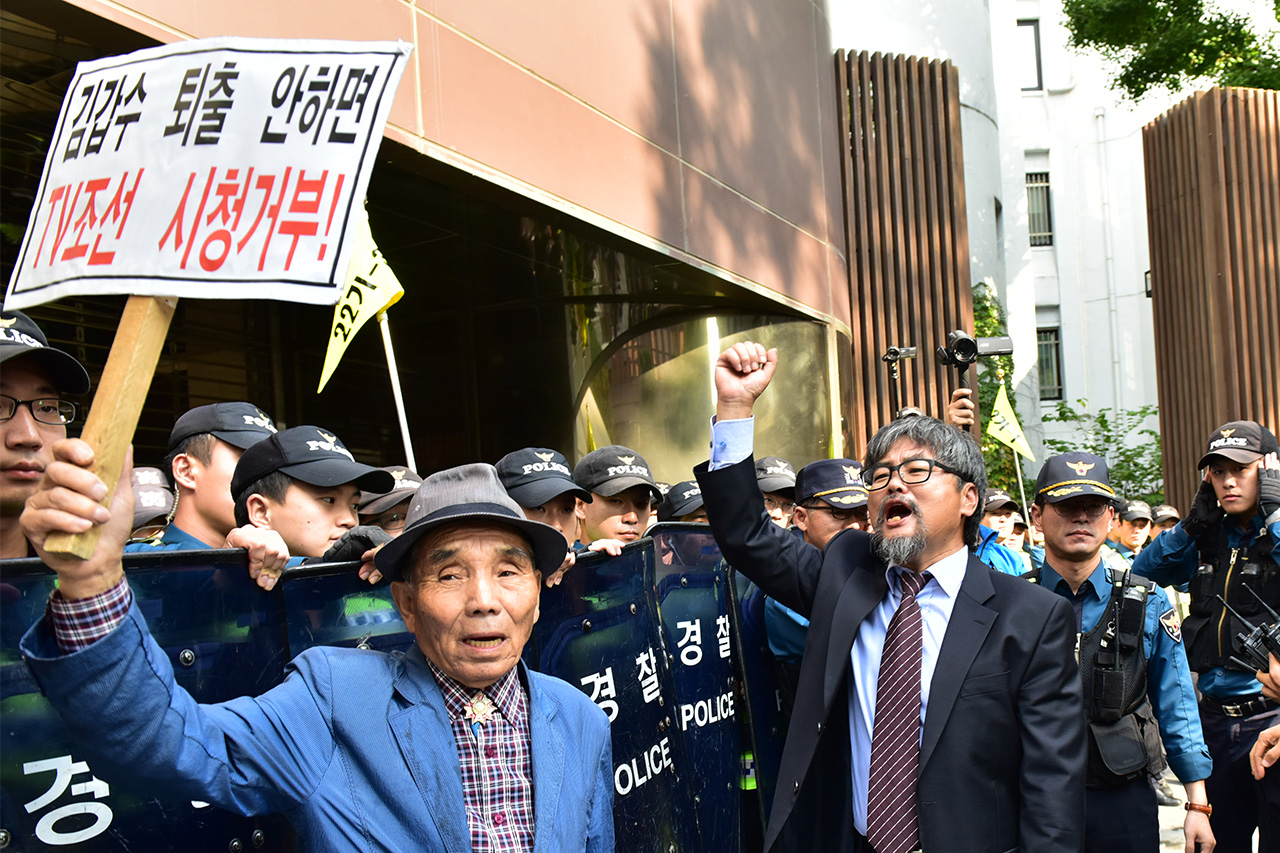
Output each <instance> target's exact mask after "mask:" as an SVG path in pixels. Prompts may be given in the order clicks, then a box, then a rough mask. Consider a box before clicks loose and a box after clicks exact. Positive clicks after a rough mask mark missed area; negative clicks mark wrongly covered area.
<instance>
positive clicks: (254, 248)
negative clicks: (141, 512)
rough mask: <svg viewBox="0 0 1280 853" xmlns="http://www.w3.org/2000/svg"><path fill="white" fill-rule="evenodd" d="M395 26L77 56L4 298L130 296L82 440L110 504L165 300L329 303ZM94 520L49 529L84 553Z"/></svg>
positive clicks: (388, 85)
mask: <svg viewBox="0 0 1280 853" xmlns="http://www.w3.org/2000/svg"><path fill="white" fill-rule="evenodd" d="M411 50H412V47H411V46H410V45H408V44H404V43H399V42H344V41H314V40H286V39H244V38H216V39H205V40H201V41H192V42H179V43H176V44H171V45H165V46H163V47H157V48H149V49H147V50H141V51H137V52H135V53H131V54H128V55H125V56H113V57H107V58H104V59H100V60H95V61H93V62H84V63H80V64H79V65H77V66H76V73H75V75H74V76H73V77H72V80H71V84H70V86H69V87H68V89H67V94H66V97H65V98H64V99H63V102H62V110H61V112H60V113H59V116H58V124H57V127H56V129H55V131H54V133H53V136H52V138H51V140H50V145H49V151H48V154H47V155H46V157H45V164H44V171H43V173H42V174H41V179H40V185H39V188H38V190H37V192H36V197H35V201H34V204H33V206H32V210H31V217H30V220H29V222H28V225H27V230H26V233H25V235H24V236H23V242H22V249H21V251H20V252H19V255H18V261H17V263H16V265H15V267H14V272H13V275H12V276H11V278H10V280H9V290H8V293H7V295H6V297H5V307H6V308H7V309H9V310H13V309H17V308H26V307H29V306H32V305H39V304H41V303H44V302H49V301H51V300H54V299H60V298H63V297H66V296H73V295H75V296H82V295H90V294H107V293H128V294H132V295H131V296H130V299H129V304H128V305H127V306H126V308H125V312H124V315H123V317H122V319H121V323H120V327H119V329H118V331H117V333H116V340H115V343H114V344H113V346H112V349H111V354H110V356H109V357H108V359H107V365H106V369H105V371H104V373H103V377H102V381H101V383H99V385H98V389H97V392H96V395H95V405H94V406H93V408H92V410H91V411H90V413H89V417H88V419H87V421H86V423H85V429H84V438H85V440H86V441H88V442H89V443H90V444H91V445H92V446H93V447H94V450H95V463H94V470H95V472H96V473H97V474H98V476H99V477H100V478H102V480H103V481H104V482H105V483H106V485H107V488H108V490H109V491H108V495H107V497H106V498H105V499H104V503H109V502H110V500H111V495H112V494H114V492H115V487H116V478H117V477H118V475H119V470H120V465H121V464H122V462H123V459H124V456H125V453H126V451H127V447H128V444H129V442H130V440H131V439H132V436H133V431H134V430H135V429H136V428H137V422H138V416H139V414H140V413H141V410H142V404H143V400H144V399H145V397H146V393H147V389H148V388H149V387H150V384H151V376H152V374H153V373H154V372H155V366H156V361H157V360H158V358H159V353H160V348H161V345H162V344H163V342H164V338H165V335H166V333H167V331H168V327H169V321H170V319H171V318H172V316H173V311H174V307H175V304H176V300H175V299H173V298H164V297H194V298H201V299H280V300H285V301H292V302H307V303H313V304H330V303H333V302H335V301H336V300H337V297H338V289H339V288H340V287H341V286H342V284H343V282H344V281H345V279H346V275H347V266H348V265H349V263H350V260H351V257H352V239H353V238H352V235H351V234H350V233H349V228H348V226H349V225H350V224H351V222H352V221H353V217H358V216H360V215H362V211H361V207H360V206H361V205H362V204H363V202H364V196H365V191H366V189H367V188H368V184H369V176H370V174H371V173H372V171H373V164H374V160H375V157H376V155H377V151H378V146H379V145H380V144H381V140H382V129H383V126H384V125H385V123H386V119H387V115H388V114H389V112H390V110H391V102H392V100H393V98H394V96H395V90H396V84H397V83H398V82H399V80H400V75H401V74H402V73H403V71H404V65H405V60H406V59H407V58H408V56H409V52H410V51H411ZM96 540H97V531H96V529H95V530H94V531H91V532H90V533H89V534H82V535H80V536H75V537H62V538H60V539H59V540H57V541H54V542H50V543H49V548H50V550H52V551H57V552H61V553H68V554H75V555H78V556H80V557H88V556H89V555H90V554H91V553H92V551H93V548H94V545H95V543H96Z"/></svg>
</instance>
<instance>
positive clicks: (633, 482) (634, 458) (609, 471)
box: [573, 444, 662, 501]
mask: <svg viewBox="0 0 1280 853" xmlns="http://www.w3.org/2000/svg"><path fill="white" fill-rule="evenodd" d="M573 480H574V482H575V483H577V484H578V485H579V486H581V487H582V488H584V489H586V490H587V491H589V492H595V493H596V494H597V495H604V496H605V497H606V498H608V497H613V496H614V495H616V494H618V493H620V492H625V491H626V490H627V489H630V488H632V487H633V486H644V487H646V488H647V489H648V490H649V494H650V495H651V496H652V497H653V498H654V500H659V501H660V500H662V490H661V489H659V488H658V482H657V481H656V480H654V478H653V472H652V471H651V470H650V468H649V463H648V462H646V461H645V460H644V457H643V456H641V455H640V454H639V453H636V452H635V451H634V450H632V449H631V448H630V447H624V446H622V445H621V444H610V445H608V446H606V447H602V448H600V449H599V450H593V451H591V452H590V453H588V454H587V455H586V456H584V457H582V458H581V459H579V460H578V464H577V465H576V466H574V469H573Z"/></svg>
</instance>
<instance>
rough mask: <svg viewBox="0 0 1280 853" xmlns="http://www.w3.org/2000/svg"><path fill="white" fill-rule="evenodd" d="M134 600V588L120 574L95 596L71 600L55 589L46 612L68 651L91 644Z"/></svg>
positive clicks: (55, 635)
mask: <svg viewBox="0 0 1280 853" xmlns="http://www.w3.org/2000/svg"><path fill="white" fill-rule="evenodd" d="M132 604H133V592H132V591H130V589H129V584H128V583H127V582H126V581H125V579H124V575H121V576H120V581H119V583H117V584H116V585H115V586H113V587H112V588H111V589H109V590H107V591H106V592H100V593H98V594H97V595H95V596H93V597H92V598H82V599H79V600H77V601H71V600H69V599H66V598H63V597H62V591H61V590H57V589H55V590H54V591H53V594H52V595H50V596H49V604H48V605H47V607H46V613H47V614H48V616H49V622H50V623H51V624H52V625H53V638H54V640H55V641H56V642H57V643H58V648H59V649H60V650H61V651H62V653H63V654H64V655H69V654H71V653H72V652H78V651H80V650H81V649H85V648H88V647H89V646H91V645H93V644H94V643H96V642H97V641H98V640H101V639H102V638H103V637H105V636H107V634H110V633H111V632H112V631H113V630H115V627H116V626H117V625H119V624H120V623H121V622H123V621H124V617H125V616H126V615H127V614H128V613H129V607H130V606H131V605H132Z"/></svg>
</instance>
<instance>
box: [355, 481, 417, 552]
mask: <svg viewBox="0 0 1280 853" xmlns="http://www.w3.org/2000/svg"><path fill="white" fill-rule="evenodd" d="M382 470H383V471H386V472H387V473H388V474H390V475H391V478H392V483H393V485H392V486H391V491H389V492H367V491H361V492H360V502H359V505H358V506H357V507H356V512H357V514H358V515H359V516H360V523H361V524H362V525H372V526H374V527H377V528H380V529H382V530H384V531H386V532H387V534H388V535H389V536H391V537H392V538H394V537H396V536H399V535H400V531H402V530H404V523H405V518H406V517H408V515H409V502H410V501H411V500H412V499H413V493H414V492H416V491H417V490H418V486H421V485H422V478H421V477H420V476H418V472H417V471H414V470H413V469H412V468H406V467H405V466H404V465H388V466H387V467H385V468H383V469H382Z"/></svg>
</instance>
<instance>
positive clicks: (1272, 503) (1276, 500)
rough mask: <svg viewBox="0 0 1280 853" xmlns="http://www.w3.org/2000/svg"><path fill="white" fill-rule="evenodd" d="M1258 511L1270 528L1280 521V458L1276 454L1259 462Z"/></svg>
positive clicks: (1269, 454)
mask: <svg viewBox="0 0 1280 853" xmlns="http://www.w3.org/2000/svg"><path fill="white" fill-rule="evenodd" d="M1258 510H1259V515H1261V516H1262V517H1263V518H1264V519H1265V520H1266V522H1267V526H1268V527H1269V526H1271V525H1272V524H1275V523H1276V522H1277V521H1280V456H1278V455H1277V454H1275V453H1268V454H1267V455H1266V456H1264V457H1262V460H1261V461H1260V462H1258Z"/></svg>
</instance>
